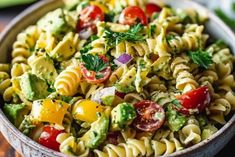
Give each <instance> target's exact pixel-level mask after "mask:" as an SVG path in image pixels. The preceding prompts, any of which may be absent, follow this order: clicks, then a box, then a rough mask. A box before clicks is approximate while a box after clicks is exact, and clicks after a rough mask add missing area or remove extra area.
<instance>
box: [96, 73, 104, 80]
mask: <svg viewBox="0 0 235 157" xmlns="http://www.w3.org/2000/svg"><path fill="white" fill-rule="evenodd" d="M103 77H104V74H96V75H95V78H96V79H97V80H98V79H101V78H103Z"/></svg>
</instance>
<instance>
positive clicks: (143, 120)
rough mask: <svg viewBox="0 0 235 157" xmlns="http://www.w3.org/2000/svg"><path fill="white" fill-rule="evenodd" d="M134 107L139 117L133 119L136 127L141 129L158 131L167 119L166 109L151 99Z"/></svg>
mask: <svg viewBox="0 0 235 157" xmlns="http://www.w3.org/2000/svg"><path fill="white" fill-rule="evenodd" d="M134 107H135V109H136V111H137V117H136V118H135V120H134V121H133V125H134V127H136V128H137V129H139V130H141V131H156V130H157V129H159V128H160V127H161V126H162V125H163V123H164V120H165V111H164V109H163V108H162V107H161V106H160V105H158V104H156V103H155V102H153V101H150V100H143V101H140V102H138V103H136V104H134Z"/></svg>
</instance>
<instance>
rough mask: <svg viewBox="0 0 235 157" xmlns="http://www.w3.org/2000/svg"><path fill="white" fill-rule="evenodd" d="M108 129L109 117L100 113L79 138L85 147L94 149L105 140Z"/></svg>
mask: <svg viewBox="0 0 235 157" xmlns="http://www.w3.org/2000/svg"><path fill="white" fill-rule="evenodd" d="M99 115H100V114H99ZM108 129H109V117H108V116H106V115H104V114H103V115H100V117H99V118H98V120H96V121H95V122H93V123H92V124H91V128H90V130H88V131H87V132H86V133H85V134H84V135H83V136H82V137H81V140H82V141H84V143H85V145H86V147H88V148H92V149H95V148H97V147H99V146H100V145H101V144H102V143H103V142H104V141H105V139H106V137H107V134H108Z"/></svg>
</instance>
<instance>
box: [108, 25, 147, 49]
mask: <svg viewBox="0 0 235 157" xmlns="http://www.w3.org/2000/svg"><path fill="white" fill-rule="evenodd" d="M142 30H143V25H141V24H137V25H135V26H133V27H131V28H130V29H129V30H128V31H127V32H114V31H112V30H110V28H108V27H106V28H105V31H104V33H105V36H104V38H105V41H106V43H107V49H110V48H113V47H115V46H116V45H117V44H119V43H120V42H122V41H129V42H135V41H142V40H144V35H143V34H141V31H142Z"/></svg>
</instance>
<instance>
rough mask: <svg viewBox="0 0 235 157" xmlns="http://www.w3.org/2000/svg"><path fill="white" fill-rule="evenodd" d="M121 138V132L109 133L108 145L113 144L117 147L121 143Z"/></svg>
mask: <svg viewBox="0 0 235 157" xmlns="http://www.w3.org/2000/svg"><path fill="white" fill-rule="evenodd" d="M119 136H120V132H117V131H115V132H109V133H108V136H107V141H108V143H111V144H114V145H117V144H118V143H119V142H118V138H119Z"/></svg>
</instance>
